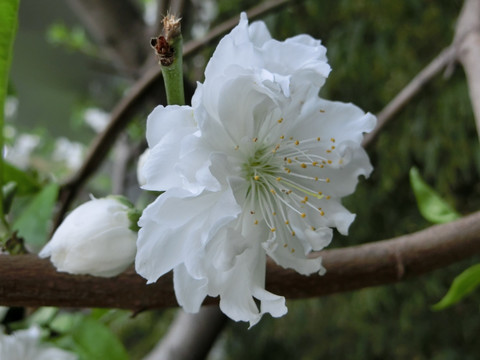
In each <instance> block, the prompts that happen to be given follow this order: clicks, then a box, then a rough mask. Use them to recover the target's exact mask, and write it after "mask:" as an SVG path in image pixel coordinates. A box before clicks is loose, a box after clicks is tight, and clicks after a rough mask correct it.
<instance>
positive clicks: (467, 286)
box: [432, 264, 480, 310]
mask: <svg viewBox="0 0 480 360" xmlns="http://www.w3.org/2000/svg"><path fill="white" fill-rule="evenodd" d="M478 285H480V264H477V265H473V266H471V267H469V268H468V269H467V270H465V271H464V272H462V273H461V274H460V275H458V276H457V277H456V278H455V280H453V283H452V286H450V289H448V292H447V294H446V295H445V296H444V297H443V298H442V300H440V301H439V302H438V303H436V304H435V305H433V307H432V308H433V310H442V309H445V308H446V307H449V306H451V305H453V304H455V303H457V302H458V301H460V300H461V299H463V298H464V297H465V296H467V295H468V294H470V293H471V292H472V291H473V290H475V288H476V287H477V286H478Z"/></svg>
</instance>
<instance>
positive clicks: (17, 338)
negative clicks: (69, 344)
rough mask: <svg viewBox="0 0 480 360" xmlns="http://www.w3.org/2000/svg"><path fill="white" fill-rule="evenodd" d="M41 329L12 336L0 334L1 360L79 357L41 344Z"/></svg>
mask: <svg viewBox="0 0 480 360" xmlns="http://www.w3.org/2000/svg"><path fill="white" fill-rule="evenodd" d="M40 332H41V330H40V328H39V327H36V326H33V327H31V328H29V329H27V330H18V331H15V332H14V333H13V334H11V335H5V334H3V333H1V332H0V359H2V360H75V359H78V356H77V355H75V354H73V353H71V352H68V351H65V350H62V349H59V348H56V347H53V346H52V345H48V344H43V343H41V342H40Z"/></svg>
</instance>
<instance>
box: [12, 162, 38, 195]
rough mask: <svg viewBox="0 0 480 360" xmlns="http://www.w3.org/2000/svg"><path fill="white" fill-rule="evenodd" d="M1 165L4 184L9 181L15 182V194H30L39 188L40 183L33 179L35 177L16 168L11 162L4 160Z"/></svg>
mask: <svg viewBox="0 0 480 360" xmlns="http://www.w3.org/2000/svg"><path fill="white" fill-rule="evenodd" d="M3 165H4V168H3V171H4V173H3V176H4V183H5V184H6V183H8V182H10V181H12V182H14V183H16V184H17V195H19V196H22V195H30V194H33V193H36V192H37V191H38V190H40V188H41V187H40V184H39V183H38V182H37V181H36V180H35V178H33V177H32V176H30V175H28V174H27V173H26V172H24V171H22V170H20V169H18V168H16V167H15V166H13V165H12V164H9V163H8V162H4V164H3Z"/></svg>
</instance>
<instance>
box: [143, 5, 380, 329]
mask: <svg viewBox="0 0 480 360" xmlns="http://www.w3.org/2000/svg"><path fill="white" fill-rule="evenodd" d="M329 72H330V66H329V65H328V63H327V58H326V49H325V47H323V46H322V45H321V44H320V41H318V40H315V39H313V38H311V37H310V36H308V35H299V36H295V37H293V38H290V39H287V40H285V41H283V42H280V41H277V40H274V39H272V38H271V36H270V34H269V32H268V30H267V28H266V26H265V24H264V23H263V22H255V23H253V24H251V25H248V21H247V18H246V15H245V14H242V16H241V19H240V23H239V25H238V26H237V27H236V28H234V29H233V30H232V32H231V33H230V34H229V35H227V36H225V37H224V38H223V39H222V40H221V41H220V43H219V45H218V47H217V49H216V50H215V52H214V54H213V56H212V58H211V59H210V61H209V63H208V65H207V68H206V70H205V81H204V83H203V84H198V86H197V89H196V91H195V94H194V96H193V99H192V106H167V107H163V106H158V107H157V108H155V109H154V111H153V112H152V113H151V114H150V116H149V118H148V122H147V140H148V145H149V149H150V153H149V156H148V159H147V160H146V163H145V165H144V166H143V168H142V173H143V175H144V176H145V180H146V183H145V185H144V186H143V188H144V189H147V190H155V191H165V193H164V194H162V195H161V196H159V197H158V198H157V200H155V201H154V202H153V203H152V204H150V205H149V206H148V207H147V208H146V209H145V211H144V212H143V215H142V217H141V218H140V221H139V225H140V227H141V229H140V231H139V237H138V240H137V256H136V260H135V264H136V270H137V272H138V273H139V274H140V275H142V276H143V277H145V278H146V279H147V280H148V282H149V283H152V282H155V281H156V280H157V279H158V278H159V277H160V276H162V275H163V274H165V273H166V272H168V271H170V270H172V269H173V271H174V287H175V293H176V296H177V300H178V302H179V304H180V305H181V306H183V308H184V309H185V310H186V311H188V312H196V311H198V310H199V308H200V306H201V304H202V302H203V300H204V298H205V297H206V296H207V295H208V296H220V308H221V310H222V311H223V312H224V313H225V314H226V315H227V316H229V317H230V318H232V319H233V320H236V321H239V320H241V321H249V322H250V325H253V324H255V323H256V322H258V321H259V320H260V318H261V316H262V314H264V313H270V314H271V315H272V316H274V317H279V316H282V315H284V314H285V313H286V312H287V308H286V306H285V299H284V298H283V297H281V296H279V295H275V294H272V293H270V292H269V291H267V290H265V269H266V256H269V257H270V258H272V259H273V260H274V261H275V262H276V263H277V264H279V265H281V266H283V267H285V268H292V269H295V270H296V271H298V272H299V273H301V274H305V275H308V274H312V273H323V272H325V269H324V268H323V267H322V264H321V259H320V258H319V257H317V258H310V257H309V256H308V255H309V254H310V253H311V252H312V251H319V250H322V249H323V248H324V247H325V246H327V245H328V244H329V243H330V241H331V239H332V229H333V228H336V229H338V231H339V232H340V233H341V234H344V235H346V234H347V232H348V228H349V226H350V224H351V223H352V221H353V220H354V217H355V216H354V215H353V214H351V213H350V212H349V211H348V210H347V209H345V208H344V207H343V206H342V205H341V203H340V200H341V198H342V197H344V196H346V195H349V194H351V193H352V192H353V191H354V189H355V186H356V184H357V181H358V179H357V178H358V176H359V175H364V176H368V175H369V174H370V172H371V171H372V166H371V165H370V162H369V159H368V156H367V154H366V152H365V150H364V149H363V148H362V147H361V145H360V144H361V141H362V138H363V133H364V132H368V131H370V130H372V129H373V127H374V126H375V122H376V119H375V117H374V116H373V115H371V114H365V113H364V112H363V111H362V110H361V109H359V108H358V107H356V106H354V105H352V104H344V103H339V102H331V101H327V100H324V99H321V98H319V97H318V92H319V90H320V88H321V86H322V85H323V84H324V82H325V79H326V78H327V76H328V74H329ZM255 299H256V300H257V301H256V300H255ZM257 304H259V305H260V306H259V307H258V306H257Z"/></svg>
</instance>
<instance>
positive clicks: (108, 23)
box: [69, 0, 150, 76]
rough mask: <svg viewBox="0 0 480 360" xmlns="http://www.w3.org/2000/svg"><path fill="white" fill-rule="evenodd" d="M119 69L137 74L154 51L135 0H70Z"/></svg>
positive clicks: (88, 28)
mask: <svg viewBox="0 0 480 360" xmlns="http://www.w3.org/2000/svg"><path fill="white" fill-rule="evenodd" d="M69 4H70V6H71V7H72V8H73V9H74V10H75V13H76V14H77V15H78V16H79V17H80V18H81V19H82V21H83V23H84V24H85V26H86V28H87V30H88V31H89V32H90V33H91V34H92V35H93V37H94V38H96V40H97V41H98V42H99V44H100V45H101V47H102V49H105V50H106V52H107V54H108V57H109V59H110V61H111V62H112V63H113V64H115V66H116V68H117V70H119V71H121V72H122V73H124V74H127V75H129V76H134V75H135V73H136V70H135V69H138V68H139V66H140V65H141V64H142V63H143V61H144V59H145V58H146V57H147V55H148V54H149V53H150V48H149V46H148V43H147V42H144V41H139V39H142V37H143V36H144V34H145V23H144V22H143V18H142V15H141V14H140V12H139V11H138V9H137V7H136V6H135V4H133V3H132V1H131V0H122V1H111V0H69Z"/></svg>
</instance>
